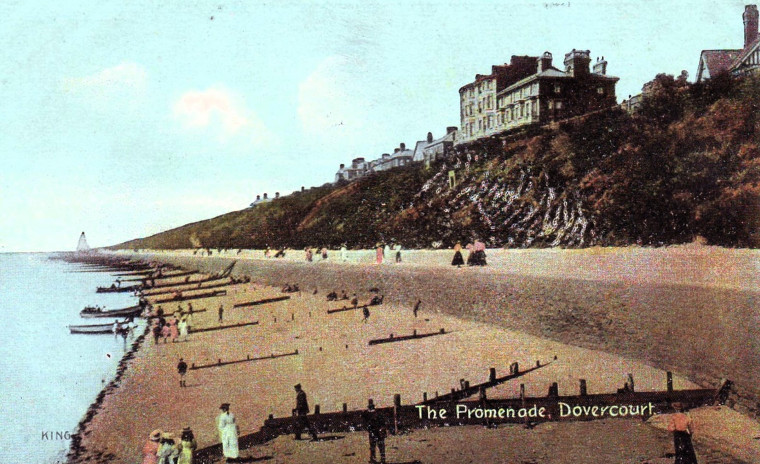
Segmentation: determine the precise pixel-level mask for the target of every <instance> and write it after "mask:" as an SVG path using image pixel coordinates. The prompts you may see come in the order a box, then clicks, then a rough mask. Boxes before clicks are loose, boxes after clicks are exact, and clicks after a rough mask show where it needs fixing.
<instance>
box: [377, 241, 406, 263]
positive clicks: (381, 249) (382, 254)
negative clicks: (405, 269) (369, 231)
mask: <svg viewBox="0 0 760 464" xmlns="http://www.w3.org/2000/svg"><path fill="white" fill-rule="evenodd" d="M391 250H393V251H395V252H396V256H395V260H396V263H397V264H398V263H400V262H401V245H400V244H398V243H397V244H395V245H393V247H391V246H390V245H388V244H387V243H386V244H385V246H383V244H382V243H378V244H377V245H375V262H376V263H377V264H383V261H384V260H386V259H388V260H390V259H391ZM389 262H390V261H389Z"/></svg>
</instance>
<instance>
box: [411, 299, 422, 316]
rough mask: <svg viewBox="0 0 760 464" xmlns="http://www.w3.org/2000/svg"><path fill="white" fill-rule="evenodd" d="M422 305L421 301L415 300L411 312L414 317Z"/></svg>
mask: <svg viewBox="0 0 760 464" xmlns="http://www.w3.org/2000/svg"><path fill="white" fill-rule="evenodd" d="M421 304H422V300H417V302H416V303H415V304H414V309H413V310H412V312H413V313H414V317H417V313H418V312H419V311H420V305H421Z"/></svg>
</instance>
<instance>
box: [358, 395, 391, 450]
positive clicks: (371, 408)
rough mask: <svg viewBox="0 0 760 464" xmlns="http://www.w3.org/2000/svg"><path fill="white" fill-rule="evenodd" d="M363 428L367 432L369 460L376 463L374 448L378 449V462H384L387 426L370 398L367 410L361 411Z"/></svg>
mask: <svg viewBox="0 0 760 464" xmlns="http://www.w3.org/2000/svg"><path fill="white" fill-rule="evenodd" d="M362 422H363V423H364V428H365V429H366V430H367V433H368V434H369V462H370V464H377V462H378V461H377V457H376V454H375V448H377V450H378V451H380V464H385V437H386V436H387V435H388V426H387V424H386V421H385V418H384V417H383V416H382V415H381V414H380V413H379V412H377V410H376V409H375V403H374V401H372V400H371V399H370V400H369V404H367V410H366V411H364V412H363V413H362Z"/></svg>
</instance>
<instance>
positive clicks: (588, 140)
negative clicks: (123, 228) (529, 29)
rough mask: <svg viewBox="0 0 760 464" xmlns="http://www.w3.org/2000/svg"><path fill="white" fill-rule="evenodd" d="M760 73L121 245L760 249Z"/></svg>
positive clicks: (674, 86)
mask: <svg viewBox="0 0 760 464" xmlns="http://www.w3.org/2000/svg"><path fill="white" fill-rule="evenodd" d="M759 105H760V81H759V80H758V79H757V78H744V79H732V78H730V77H729V76H718V77H715V78H713V79H711V80H710V81H708V82H707V83H701V84H689V83H687V82H686V81H685V80H684V79H682V78H678V79H675V78H673V76H670V75H658V76H657V77H656V78H655V80H654V81H653V82H652V84H651V91H650V92H649V94H648V95H647V96H646V98H645V99H644V102H643V107H642V108H641V110H640V111H639V112H638V113H637V114H635V115H633V116H631V115H628V114H627V113H625V112H623V111H622V110H619V109H612V110H609V111H605V112H600V113H595V114H590V115H586V116H584V117H579V118H574V119H572V120H569V121H564V122H562V123H559V124H555V125H553V126H551V127H544V128H541V129H531V130H529V131H526V132H523V133H520V134H511V135H508V136H500V137H492V138H490V139H486V140H483V141H480V142H477V143H474V144H470V145H469V146H467V147H463V148H460V149H459V151H458V152H457V154H456V155H454V156H452V157H450V158H449V159H447V160H445V161H439V162H438V163H436V164H434V165H433V166H431V167H430V168H425V167H424V166H422V165H420V164H417V163H415V164H412V165H409V166H405V167H402V168H397V169H394V170H391V171H386V172H381V173H377V174H374V175H371V176H367V177H365V178H362V179H360V180H357V181H355V182H352V183H350V184H337V185H326V186H323V187H317V188H312V189H310V190H308V191H305V192H299V193H295V194H293V195H290V196H287V197H283V198H279V199H277V200H274V201H272V202H270V203H265V204H259V205H257V206H255V207H253V208H249V209H246V210H242V211H237V212H233V213H229V214H225V215H223V216H219V217H217V218H214V219H210V220H206V221H201V222H198V223H194V224H188V225H185V226H182V227H179V228H177V229H173V230H170V231H167V232H163V233H160V234H157V235H154V236H151V237H148V238H145V239H139V240H133V241H130V242H126V243H123V244H121V245H117V246H116V247H118V248H194V247H201V246H202V247H209V248H263V247H266V246H270V247H272V248H279V247H290V248H302V247H305V246H323V245H324V246H329V247H337V246H340V245H341V244H344V243H345V244H346V245H347V246H349V247H372V246H374V245H375V243H377V242H384V243H389V242H395V243H401V244H402V245H404V246H405V247H431V246H433V247H435V246H451V245H453V244H454V243H456V242H457V241H460V240H461V241H463V242H465V241H470V240H472V239H474V238H479V239H481V240H485V241H486V242H487V243H488V244H489V246H510V247H525V246H567V247H582V246H590V245H626V244H635V243H637V244H643V245H665V244H674V243H683V242H690V241H692V240H694V239H695V238H696V237H698V236H701V237H704V239H706V240H707V242H708V243H710V244H716V245H724V246H742V247H757V246H760V232H759V226H760V138H759V137H758V134H759V133H760V132H759V130H758V129H760V119H758V110H759V108H758V106H759Z"/></svg>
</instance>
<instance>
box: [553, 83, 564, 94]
mask: <svg viewBox="0 0 760 464" xmlns="http://www.w3.org/2000/svg"><path fill="white" fill-rule="evenodd" d="M561 90H562V87H561V86H560V85H559V84H554V93H560V91H561Z"/></svg>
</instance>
